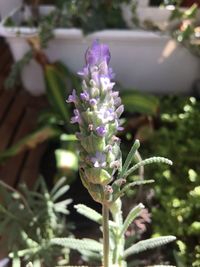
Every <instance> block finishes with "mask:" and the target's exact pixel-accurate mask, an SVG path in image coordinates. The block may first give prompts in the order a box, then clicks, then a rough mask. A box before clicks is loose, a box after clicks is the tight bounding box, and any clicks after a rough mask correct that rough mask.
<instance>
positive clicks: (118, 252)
mask: <svg viewBox="0 0 200 267" xmlns="http://www.w3.org/2000/svg"><path fill="white" fill-rule="evenodd" d="M110 210H111V213H112V217H113V220H114V222H115V223H116V225H117V226H118V227H117V229H116V232H115V248H114V251H113V264H114V265H116V266H119V267H122V266H126V263H125V262H124V261H123V254H124V245H125V239H124V236H121V237H120V236H119V234H120V232H121V228H122V225H123V217H122V203H121V199H120V198H118V199H117V200H116V201H115V202H114V203H113V205H112V206H111V209H110Z"/></svg>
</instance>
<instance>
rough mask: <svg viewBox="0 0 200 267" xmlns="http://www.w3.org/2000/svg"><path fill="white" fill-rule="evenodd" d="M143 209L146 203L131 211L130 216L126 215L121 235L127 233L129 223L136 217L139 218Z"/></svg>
mask: <svg viewBox="0 0 200 267" xmlns="http://www.w3.org/2000/svg"><path fill="white" fill-rule="evenodd" d="M143 209H144V205H143V204H142V203H140V204H138V205H137V206H136V207H134V208H133V209H132V210H131V211H130V212H129V214H128V216H127V217H126V220H125V221H124V224H123V227H122V230H121V233H120V237H122V236H123V235H124V234H125V232H126V231H127V229H128V227H129V225H130V224H131V223H132V222H133V220H134V219H135V218H137V217H138V216H139V215H140V213H141V211H142V210H143Z"/></svg>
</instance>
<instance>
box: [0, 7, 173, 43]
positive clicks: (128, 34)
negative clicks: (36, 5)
mask: <svg viewBox="0 0 200 267" xmlns="http://www.w3.org/2000/svg"><path fill="white" fill-rule="evenodd" d="M20 8H21V7H18V8H15V9H14V10H13V11H12V12H10V14H9V15H8V16H7V17H6V18H4V19H3V20H2V22H1V23H0V35H2V36H4V37H10V38H12V37H13V38H16V37H22V38H25V39H26V38H30V37H33V36H37V35H38V32H39V29H38V28H37V27H26V26H22V27H21V26H15V27H11V26H5V25H4V24H5V22H6V20H7V19H8V18H10V17H13V16H14V15H15V14H16V13H17V12H19V10H20ZM40 8H41V9H42V10H45V12H47V11H48V10H52V8H53V6H40ZM145 9H146V8H145ZM53 34H54V37H55V38H61V39H62V38H67V39H80V38H83V36H84V33H83V31H82V30H81V29H79V28H57V29H54V30H53ZM160 37H163V38H169V36H168V35H167V34H163V33H161V32H158V31H157V32H156V31H147V30H146V31H145V30H142V29H112V30H111V29H106V30H101V31H97V32H94V33H91V34H89V35H87V36H86V38H87V39H95V38H101V39H104V38H105V39H106V40H119V41H120V40H122V39H123V40H126V41H129V40H132V39H133V38H134V39H135V38H138V39H140V40H141V39H144V40H145V39H149V38H155V39H156V38H160Z"/></svg>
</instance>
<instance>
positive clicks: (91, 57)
mask: <svg viewBox="0 0 200 267" xmlns="http://www.w3.org/2000/svg"><path fill="white" fill-rule="evenodd" d="M85 60H86V64H87V65H90V66H94V65H99V64H101V63H102V62H104V61H105V62H106V63H107V64H108V63H109V61H110V51H109V47H108V45H106V44H99V42H98V41H97V40H96V41H94V42H93V44H92V47H91V48H88V50H87V51H86V54H85Z"/></svg>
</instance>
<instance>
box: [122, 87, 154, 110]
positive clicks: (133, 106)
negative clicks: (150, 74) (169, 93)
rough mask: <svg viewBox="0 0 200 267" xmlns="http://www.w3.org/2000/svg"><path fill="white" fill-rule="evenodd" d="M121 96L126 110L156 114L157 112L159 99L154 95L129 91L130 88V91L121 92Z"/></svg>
mask: <svg viewBox="0 0 200 267" xmlns="http://www.w3.org/2000/svg"><path fill="white" fill-rule="evenodd" d="M121 98H122V102H123V104H124V107H125V111H127V112H130V113H133V112H138V113H142V114H147V115H156V114H157V112H158V108H159V99H158V98H157V97H155V96H152V95H148V94H142V93H139V92H136V91H133V90H132V91H131V89H130V91H125V92H123V93H122V96H121Z"/></svg>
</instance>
